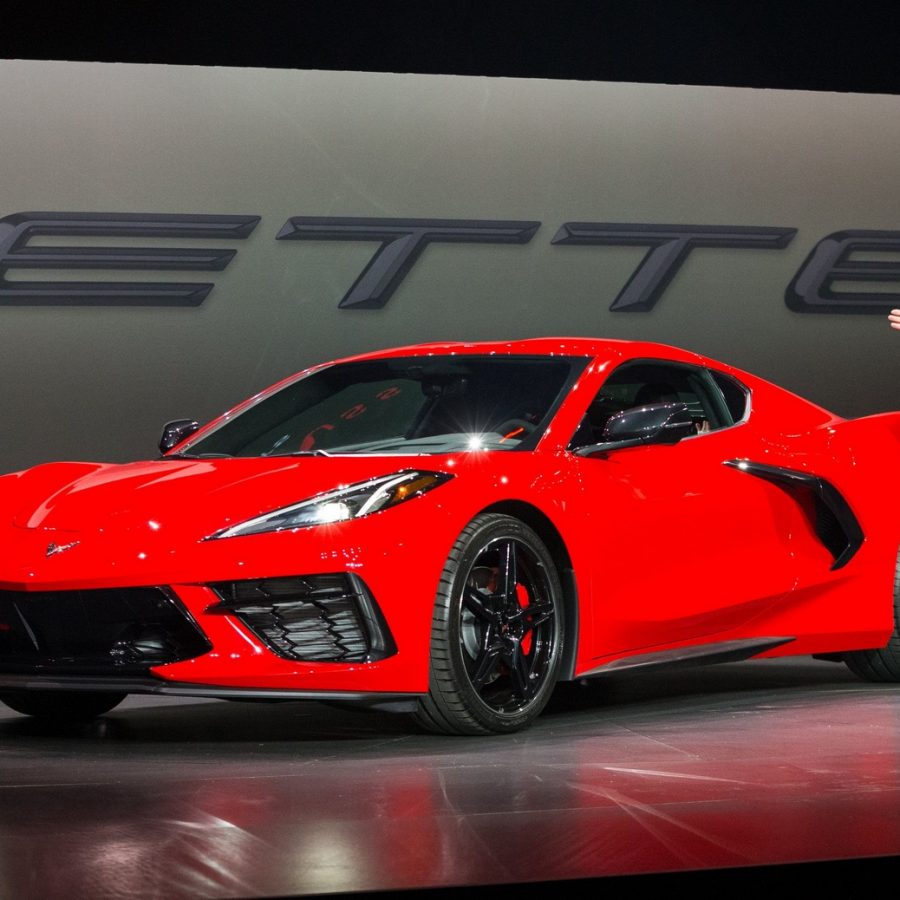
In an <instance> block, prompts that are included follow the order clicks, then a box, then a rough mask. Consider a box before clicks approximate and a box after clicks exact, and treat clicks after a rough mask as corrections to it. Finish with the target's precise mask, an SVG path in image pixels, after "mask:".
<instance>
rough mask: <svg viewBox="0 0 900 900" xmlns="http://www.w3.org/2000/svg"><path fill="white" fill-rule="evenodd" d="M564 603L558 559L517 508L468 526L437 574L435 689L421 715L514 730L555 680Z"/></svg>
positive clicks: (476, 729) (425, 722)
mask: <svg viewBox="0 0 900 900" xmlns="http://www.w3.org/2000/svg"><path fill="white" fill-rule="evenodd" d="M564 616H565V609H564V606H563V592H562V587H561V585H560V581H559V576H558V574H557V572H556V567H555V566H554V564H553V558H552V557H551V555H550V552H549V551H548V550H547V548H546V546H545V545H544V543H543V542H542V541H541V539H540V538H539V537H538V535H537V534H536V533H535V532H534V531H533V530H532V529H531V528H529V527H528V526H527V525H525V524H524V523H523V522H521V521H519V520H518V519H515V518H512V517H511V516H505V515H498V514H496V513H485V514H483V515H480V516H477V517H476V518H475V519H473V520H472V521H471V522H470V523H469V524H468V525H467V526H466V528H464V529H463V531H462V533H461V534H460V536H459V538H457V540H456V543H455V544H454V545H453V549H452V550H451V551H450V555H449V557H448V558H447V564H446V566H445V567H444V572H443V574H442V576H441V580H440V585H439V588H438V592H437V597H436V599H435V606H434V616H433V620H432V633H431V657H430V658H431V663H430V690H429V693H428V696H427V697H425V698H423V699H422V700H420V701H419V706H418V710H417V712H416V713H415V718H416V720H417V721H418V722H419V724H420V725H422V726H423V727H424V728H426V729H427V730H429V731H433V732H437V733H440V734H482V735H483V734H508V733H511V732H514V731H518V730H520V729H521V728H524V727H526V726H527V725H529V724H530V723H531V722H532V721H533V720H534V718H535V717H536V716H537V715H538V714H539V713H540V711H541V710H542V709H543V708H544V706H545V705H546V703H547V701H548V700H549V699H550V694H551V692H552V690H553V687H554V684H555V683H556V677H557V674H558V672H559V667H560V663H561V660H562V651H563V635H564V634H565V623H564Z"/></svg>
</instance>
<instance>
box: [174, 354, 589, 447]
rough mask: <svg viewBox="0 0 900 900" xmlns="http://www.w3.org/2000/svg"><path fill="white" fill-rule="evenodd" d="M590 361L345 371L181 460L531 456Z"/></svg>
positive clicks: (525, 360) (248, 413) (432, 361)
mask: <svg viewBox="0 0 900 900" xmlns="http://www.w3.org/2000/svg"><path fill="white" fill-rule="evenodd" d="M586 362H587V361H586V360H585V359H582V358H566V357H535V356H508V357H500V356H475V355H473V356H461V355H453V356H414V357H401V358H392V359H379V360H365V361H359V362H348V363H338V364H335V365H331V366H326V367H324V368H321V369H317V370H315V371H313V372H311V373H310V374H308V375H306V376H303V377H301V378H299V379H298V380H296V381H293V382H291V383H289V384H287V385H286V386H285V387H283V388H281V389H279V390H277V391H275V392H274V393H272V394H269V395H265V396H263V397H262V398H261V399H260V400H259V401H257V402H256V403H255V404H253V405H252V406H250V407H248V408H247V409H245V410H244V411H243V412H242V413H240V414H239V415H236V416H234V417H233V418H231V419H228V420H227V421H225V422H223V423H222V424H221V425H219V426H218V427H217V428H216V429H214V430H213V431H211V432H210V433H209V434H207V435H205V436H204V437H201V438H198V439H197V440H194V441H190V442H188V443H187V444H184V445H183V446H182V448H181V450H180V451H179V452H178V453H176V454H172V455H174V456H182V457H183V456H190V457H194V456H198V457H199V456H203V457H212V456H287V455H297V454H321V455H331V454H348V453H363V454H366V453H400V454H405V453H415V454H419V453H447V452H452V451H457V450H467V449H491V450H524V449H530V448H532V447H533V446H534V445H535V444H536V443H537V441H538V439H539V438H540V436H541V434H542V433H543V431H544V429H545V428H546V427H547V424H548V423H549V421H550V418H551V417H552V415H553V413H554V412H555V410H556V407H557V406H558V404H559V403H560V402H561V400H562V398H563V397H564V396H565V394H566V392H567V389H568V387H569V386H570V385H571V383H572V382H573V381H574V379H575V378H576V377H577V375H578V373H579V372H580V371H581V370H582V369H583V368H584V366H585V365H586Z"/></svg>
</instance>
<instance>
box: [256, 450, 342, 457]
mask: <svg viewBox="0 0 900 900" xmlns="http://www.w3.org/2000/svg"><path fill="white" fill-rule="evenodd" d="M263 456H334V454H333V453H329V452H328V451H327V450H294V451H292V452H290V453H264V454H263Z"/></svg>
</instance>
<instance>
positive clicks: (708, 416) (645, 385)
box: [569, 360, 736, 448]
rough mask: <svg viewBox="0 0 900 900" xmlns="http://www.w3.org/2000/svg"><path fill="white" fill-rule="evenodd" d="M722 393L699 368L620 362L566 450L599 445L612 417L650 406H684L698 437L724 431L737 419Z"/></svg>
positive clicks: (708, 375)
mask: <svg viewBox="0 0 900 900" xmlns="http://www.w3.org/2000/svg"><path fill="white" fill-rule="evenodd" d="M717 374H718V373H717ZM723 394H724V390H722V389H721V388H719V389H717V382H716V381H714V377H713V376H711V374H710V373H709V371H708V370H707V369H703V368H700V367H699V366H691V365H686V364H683V363H669V362H663V361H656V360H634V361H631V362H627V363H623V364H622V365H621V366H619V368H617V369H615V370H614V371H613V372H612V373H611V374H610V376H609V378H607V379H606V381H605V382H604V384H603V386H602V387H601V388H600V390H599V391H598V392H597V395H596V397H594V399H593V401H592V402H591V405H590V406H589V407H588V410H587V413H586V414H585V416H584V418H583V419H582V421H581V424H580V425H579V426H578V429H577V430H576V432H575V434H574V436H573V437H572V440H571V442H570V444H569V447H570V448H575V447H583V446H586V445H587V444H599V443H602V442H603V440H604V437H603V433H604V428H605V427H606V423H607V422H608V421H609V419H610V417H612V416H614V415H616V414H617V413H620V412H624V411H625V410H626V409H633V408H634V407H639V406H646V405H648V404H651V403H684V404H686V405H687V408H688V410H689V411H690V413H691V418H692V419H693V420H694V425H695V427H696V428H697V433H698V434H702V433H705V432H708V431H714V430H716V429H717V428H724V427H726V426H728V425H732V424H733V423H734V422H735V421H736V420H735V419H734V417H733V416H732V414H731V411H730V407H729V405H728V402H727V401H726V400H725V399H724V398H723Z"/></svg>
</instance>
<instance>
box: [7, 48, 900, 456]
mask: <svg viewBox="0 0 900 900" xmlns="http://www.w3.org/2000/svg"><path fill="white" fill-rule="evenodd" d="M0 80H2V83H3V85H4V87H5V90H4V91H3V92H2V95H0V122H2V123H3V137H2V141H3V152H2V154H0V184H2V185H3V190H2V193H0V197H2V205H0V253H2V260H0V267H2V278H3V281H2V282H0V420H2V421H3V423H4V429H3V439H2V443H0V471H9V470H12V469H16V468H21V467H24V466H26V465H30V464H33V463H36V462H41V461H46V460H51V459H60V458H80V459H109V460H125V459H130V458H137V457H143V456H147V455H152V454H153V453H154V448H155V442H156V439H157V436H158V432H159V426H160V425H161V424H162V422H163V421H164V420H166V419H169V418H175V417H179V416H188V415H189V416H195V417H197V418H200V419H207V418H209V417H211V416H213V415H215V414H217V413H218V412H221V411H222V410H223V409H225V408H227V407H228V406H230V405H231V404H233V403H235V402H237V401H238V400H240V399H242V398H243V397H245V396H247V395H249V394H251V393H253V392H255V391H257V390H259V389H260V388H262V387H264V386H266V385H267V384H269V383H271V382H272V381H274V380H276V379H278V378H280V377H282V376H284V375H286V374H289V373H290V372H292V371H295V370H297V369H299V368H302V367H303V366H306V365H308V364H311V363H315V362H319V361H321V360H323V359H328V358H332V357H336V356H343V355H348V354H351V353H356V352H360V351H363V350H368V349H373V348H377V347H384V346H391V345H396V344H405V343H412V342H418V341H432V340H444V339H448V340H479V339H495V338H505V337H510V338H515V337H528V336H537V335H547V334H556V335H606V336H611V337H623V338H645V339H651V340H658V341H663V342H666V343H672V344H678V345H681V346H685V347H688V348H690V349H693V350H697V351H700V352H703V353H707V354H709V355H712V356H714V357H717V358H720V359H724V360H726V361H729V362H732V363H734V364H737V365H739V366H742V367H744V368H747V369H750V370H752V371H754V372H756V373H757V374H760V375H762V376H764V377H767V378H770V379H772V380H774V381H777V382H779V383H781V384H783V385H785V386H787V387H789V388H791V389H793V390H796V391H797V392H799V393H802V394H805V395H807V396H809V397H810V398H812V399H814V400H816V401H818V402H819V403H821V404H823V405H825V406H828V407H830V408H832V409H833V410H835V411H836V412H838V413H841V414H844V415H863V414H868V413H873V412H878V411H882V410H888V409H893V408H900V388H898V386H897V378H896V372H897V359H898V356H897V354H898V353H900V333H897V332H893V331H891V330H890V329H889V328H888V327H887V320H886V310H887V308H888V307H889V306H890V305H891V303H892V302H893V301H892V298H891V296H890V292H892V291H896V290H897V289H898V288H897V284H896V282H895V281H893V280H892V277H893V273H892V272H891V270H890V265H891V263H892V262H894V261H895V260H896V258H897V252H898V250H897V249H895V243H892V241H893V242H896V238H897V237H898V235H896V234H893V235H892V234H891V233H892V232H896V231H897V230H900V205H898V201H897V196H898V187H900V163H898V161H897V160H898V157H897V148H898V147H900V115H898V113H900V99H898V98H897V97H895V96H890V95H877V94H860V93H827V92H812V91H793V90H763V89H751V88H729V87H712V86H686V85H656V84H630V83H612V82H580V81H569V80H553V81H548V80H541V79H516V78H488V77H481V76H453V75H422V74H378V73H353V72H326V71H292V70H272V69H260V68H241V69H236V68H225V67H219V68H201V67H192V66H165V65H138V64H112V63H90V62H51V61H14V60H10V61H4V62H0ZM23 214H24V215H23ZM50 214H55V215H50ZM210 217H211V218H210ZM335 218H338V219H342V220H346V219H349V218H352V219H360V218H362V219H371V218H377V219H382V220H394V221H392V222H390V223H387V224H388V226H390V227H392V228H394V229H395V230H394V231H390V230H388V231H387V232H384V233H382V232H381V231H378V230H375V231H373V230H371V223H369V224H370V230H369V232H368V233H367V234H368V237H369V239H368V240H365V241H362V240H349V239H341V240H335V239H329V240H309V239H307V240H298V239H296V238H297V237H299V236H306V237H312V236H314V234H313V233H311V232H310V229H312V228H320V227H322V226H323V222H322V221H321V220H323V219H335ZM298 219H304V220H305V221H297V220H298ZM423 219H427V220H464V221H466V222H469V221H471V220H476V221H477V223H478V224H477V226H476V228H477V229H478V230H479V232H480V237H481V238H482V241H481V242H478V241H475V242H465V243H456V242H450V241H446V240H439V241H434V242H431V243H428V244H427V245H424V249H422V251H421V254H420V255H419V256H418V258H416V259H415V261H414V265H412V266H411V268H409V270H408V272H406V274H405V277H402V278H401V279H399V280H398V283H397V286H396V288H395V289H394V290H393V292H392V293H391V294H390V296H389V297H387V298H386V299H385V298H384V297H382V298H381V299H382V300H384V302H383V305H381V306H376V305H374V304H375V303H376V302H378V298H375V299H374V300H373V299H372V298H371V297H370V298H369V301H368V302H365V299H366V294H365V290H362V294H361V295H360V289H365V288H366V283H365V282H364V281H363V282H361V283H360V284H357V289H358V290H357V295H356V296H357V297H359V296H362V299H363V301H364V302H363V305H361V306H360V305H356V306H353V305H349V306H348V305H346V304H347V302H348V300H349V301H352V299H353V298H352V297H350V298H348V292H350V291H351V289H352V288H353V287H354V284H355V283H356V282H357V279H358V277H359V276H360V274H361V273H362V272H363V270H364V269H365V268H366V266H367V265H368V264H369V262H370V260H371V259H372V257H373V254H375V253H376V251H377V250H378V249H379V246H380V245H381V242H382V240H389V239H394V238H395V237H396V236H397V235H396V229H397V228H398V227H400V229H401V230H402V228H404V227H405V228H407V229H409V227H410V220H423ZM291 220H295V221H293V223H292V222H291ZM309 220H314V221H309ZM498 222H502V223H504V224H502V225H497V224H496V223H498ZM511 222H512V223H515V224H514V225H510V224H509V223H511ZM50 223H54V224H50ZM486 223H495V224H494V225H490V224H486ZM565 223H591V225H592V228H591V229H590V230H592V231H593V233H594V234H595V235H596V234H601V235H605V237H603V238H602V239H603V240H607V241H609V240H612V238H610V232H609V229H608V228H607V229H606V230H604V228H601V227H600V226H609V225H610V224H615V225H618V226H620V227H619V228H618V229H614V231H616V233H617V234H619V235H620V237H619V238H618V240H631V241H632V242H635V241H638V242H640V243H635V244H634V245H627V244H626V245H617V244H610V243H606V244H603V245H597V244H594V245H580V244H577V243H566V242H562V243H560V242H557V243H553V241H554V238H555V237H557V235H558V232H559V231H560V228H561V226H563V225H564V224H565ZM326 224H327V223H326ZM339 224H342V225H343V227H344V229H345V230H343V231H342V232H340V234H334V233H332V232H329V234H330V235H331V237H344V238H349V237H350V236H351V233H349V232H347V231H346V226H347V223H346V222H342V223H339ZM419 224H421V223H419ZM332 225H333V223H332ZM661 225H665V226H691V228H689V229H687V231H690V232H691V233H693V234H694V239H695V241H698V242H699V244H701V246H697V247H696V248H695V249H693V250H691V252H690V253H689V254H688V255H687V256H686V257H684V258H683V261H682V262H681V264H680V266H678V267H677V268H676V267H675V266H672V267H670V268H668V269H660V270H659V271H658V274H659V272H663V271H665V272H667V273H668V275H671V276H672V277H671V280H670V281H668V283H665V282H666V277H663V278H662V280H663V284H662V288H663V290H662V291H661V292H658V297H657V299H656V301H655V303H654V302H645V303H644V304H643V307H640V306H639V307H638V309H639V311H635V307H634V306H632V307H628V308H626V309H618V310H616V309H610V307H611V305H614V303H615V302H616V298H617V297H619V295H620V293H621V292H622V291H623V289H624V288H625V287H626V285H628V286H629V288H630V289H631V290H632V291H635V290H636V289H637V287H638V284H637V282H636V281H630V279H631V278H632V275H633V274H634V273H635V271H636V270H638V268H639V267H640V266H641V264H642V262H643V261H644V260H645V256H646V254H647V253H648V249H650V241H651V238H647V240H646V241H644V240H643V238H641V237H638V238H635V237H634V236H632V237H631V238H627V239H623V238H621V233H622V232H627V231H637V232H641V231H645V229H646V226H661ZM385 227H387V226H386V225H385V223H380V224H379V226H378V229H384V228H385ZM452 227H456V226H448V225H446V224H445V225H442V226H440V228H439V229H438V230H441V229H443V230H444V231H446V230H447V229H448V228H452ZM747 228H756V229H763V231H760V232H749V233H748V232H746V231H742V229H747ZM434 229H435V226H432V230H434ZM498 229H499V231H500V232H501V233H504V232H509V233H518V234H519V235H520V238H519V240H520V242H518V243H517V242H509V243H495V242H488V243H485V242H483V239H484V237H485V234H486V233H489V234H493V235H494V236H496V234H497V233H498ZM578 230H579V229H577V228H576V229H572V228H570V229H569V232H570V233H577V232H578ZM655 231H656V232H659V228H656V229H655ZM847 231H851V232H860V231H862V232H867V233H871V232H880V233H887V234H886V236H885V234H882V235H881V238H880V240H881V241H882V243H881V244H880V245H879V246H878V247H876V248H874V249H872V248H869V247H867V246H863V244H865V241H864V240H863V238H858V239H857V240H858V241H861V242H862V243H860V244H859V246H858V247H857V249H856V250H855V251H854V252H852V253H850V252H849V251H848V252H847V253H846V254H844V255H843V256H842V257H840V258H839V256H836V255H835V254H832V262H831V263H828V264H827V265H825V267H824V269H823V268H821V267H820V269H819V270H818V275H817V277H819V278H820V279H821V276H822V275H823V273H825V272H827V271H829V266H830V267H831V269H833V268H834V266H835V265H838V264H842V265H843V264H847V263H849V267H846V266H845V268H846V271H845V272H844V273H843V275H842V276H841V277H840V278H835V279H832V281H833V283H832V284H831V289H832V291H836V292H838V294H837V296H840V294H842V293H850V294H855V295H858V296H856V297H855V298H850V299H848V300H847V301H846V302H845V303H844V304H843V305H844V306H846V307H847V309H846V310H845V311H844V312H842V313H838V312H834V311H825V312H823V311H822V310H823V309H826V310H828V309H829V306H828V304H829V303H830V302H833V301H832V300H831V299H830V295H828V290H827V288H828V283H831V282H828V283H826V282H824V281H823V282H822V284H821V285H820V286H819V288H817V287H816V284H813V282H814V281H815V279H814V278H813V277H812V275H811V269H810V268H809V267H808V266H807V267H806V268H804V266H805V263H806V261H807V259H808V257H809V256H810V254H811V253H812V252H813V251H814V249H815V248H817V247H818V248H819V250H818V253H819V261H821V259H824V251H825V250H827V249H828V245H827V244H825V245H822V244H821V242H822V240H823V239H824V238H826V237H828V236H829V235H834V234H835V233H837V232H847ZM160 232H161V233H162V235H163V236H153V235H154V234H159V233H160ZM683 232H684V229H682V233H683ZM723 233H724V234H726V237H725V238H723ZM672 234H673V233H669V235H666V234H665V233H663V234H662V235H661V236H660V234H658V233H657V234H656V238H655V239H656V240H657V243H660V242H662V244H664V245H666V246H668V248H669V249H670V250H673V252H674V250H677V247H676V246H675V245H674V244H673V243H672V242H671V241H672V239H673V237H672ZM200 235H202V236H200ZM279 235H281V236H282V237H281V238H280V239H279ZM528 235H532V236H531V237H530V239H528V240H526V237H527V236H528ZM778 235H780V238H779V237H777V236H778ZM318 236H319V237H322V236H323V235H322V234H321V232H319V234H318ZM870 236H871V234H870ZM843 237H846V236H843ZM757 239H758V241H759V242H762V246H757V247H753V248H749V245H748V242H750V243H755V242H758V241H757ZM667 241H668V243H666V242H667ZM717 242H718V243H719V244H722V243H724V244H726V246H703V245H702V244H709V243H712V244H715V243H717ZM398 246H399V245H395V247H394V248H395V249H397V248H398ZM61 247H64V248H68V249H66V250H64V251H60V248H61ZM110 248H118V250H115V251H111V250H110ZM171 250H175V251H177V252H176V253H174V254H173V253H170V252H169V251H171ZM216 251H219V252H216ZM221 251H227V252H224V253H223V252H221ZM234 251H236V252H234ZM657 259H658V257H657ZM380 261H381V262H383V261H384V257H382V258H381V260H380ZM670 262H671V260H670ZM860 264H862V265H860ZM875 265H877V266H878V272H877V273H873V272H871V271H869V272H867V271H866V270H865V268H864V267H865V266H870V267H872V266H875ZM376 267H377V266H376ZM648 271H649V269H648V268H647V267H646V266H645V267H644V268H643V269H641V273H642V274H646V273H647V272H648ZM798 272H800V273H805V274H806V277H805V279H804V278H801V279H800V287H799V292H800V294H801V299H800V301H796V300H795V301H794V302H793V306H794V308H790V307H789V306H788V304H787V302H786V291H788V288H789V286H790V285H791V284H792V282H794V281H795V276H796V275H797V273H798ZM876 275H877V277H878V278H879V280H877V281H873V280H870V276H871V277H875V276H876ZM173 284H174V285H180V286H181V287H175V288H173V287H172V285H173ZM117 285H119V286H118V287H117ZM121 285H126V286H125V287H121ZM154 285H155V287H154ZM160 285H162V287H160ZM202 285H206V286H207V287H201V286H202ZM210 285H211V288H209V287H208V286H210ZM204 295H205V296H204ZM345 298H347V299H345ZM342 300H344V302H345V305H344V306H343V307H342V306H339V304H340V303H341V302H342ZM645 300H646V297H645ZM651 300H652V298H651ZM620 305H621V304H620ZM898 305H900V303H898ZM866 308H868V309H869V310H870V312H868V313H864V312H861V310H863V309H866ZM831 309H833V307H831Z"/></svg>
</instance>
